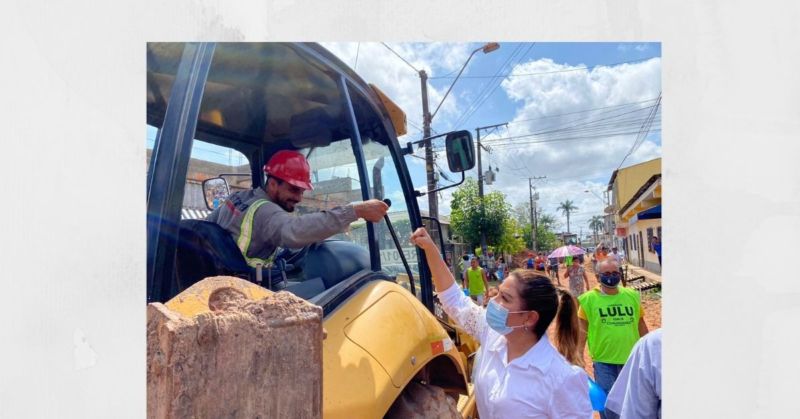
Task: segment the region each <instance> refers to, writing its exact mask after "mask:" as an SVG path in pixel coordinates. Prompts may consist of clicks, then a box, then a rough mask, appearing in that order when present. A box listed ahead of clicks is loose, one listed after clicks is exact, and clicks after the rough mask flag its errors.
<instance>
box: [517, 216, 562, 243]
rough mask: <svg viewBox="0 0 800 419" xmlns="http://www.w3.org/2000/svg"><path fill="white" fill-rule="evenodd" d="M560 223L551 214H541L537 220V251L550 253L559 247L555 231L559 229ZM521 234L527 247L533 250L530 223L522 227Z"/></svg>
mask: <svg viewBox="0 0 800 419" xmlns="http://www.w3.org/2000/svg"><path fill="white" fill-rule="evenodd" d="M558 225H559V223H558V222H557V221H556V220H555V218H554V217H553V216H552V215H550V214H545V213H539V214H538V216H537V220H536V249H534V250H537V251H539V250H542V251H548V250H551V249H553V248H555V247H557V243H558V236H557V235H556V232H555V230H556V229H557V228H558ZM520 231H521V234H522V236H523V238H524V240H525V245H526V246H527V247H528V248H529V249H532V248H533V244H532V243H531V224H530V222H528V223H525V224H522V225H520Z"/></svg>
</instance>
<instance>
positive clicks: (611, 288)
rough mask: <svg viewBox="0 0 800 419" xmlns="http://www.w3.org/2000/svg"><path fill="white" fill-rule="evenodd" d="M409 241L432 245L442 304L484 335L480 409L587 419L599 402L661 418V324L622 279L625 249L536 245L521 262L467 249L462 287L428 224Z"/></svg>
mask: <svg viewBox="0 0 800 419" xmlns="http://www.w3.org/2000/svg"><path fill="white" fill-rule="evenodd" d="M412 242H413V243H414V244H415V245H417V246H419V247H420V248H422V249H423V251H425V254H426V258H427V260H428V264H429V266H431V269H432V272H433V273H434V283H435V286H436V290H437V292H438V293H439V298H440V301H441V303H442V306H443V308H444V310H445V312H447V313H448V315H449V316H450V318H451V319H453V320H454V321H456V322H457V324H458V325H459V326H461V327H462V328H463V329H464V330H465V331H466V332H467V333H469V334H471V335H473V336H474V337H475V338H477V339H478V340H479V342H480V344H481V349H479V352H478V356H477V358H476V361H475V366H474V371H475V376H474V379H475V386H476V387H475V388H476V392H477V393H478V394H476V397H477V400H478V403H477V404H478V411H479V414H480V416H481V417H498V418H499V417H551V418H572V417H576V418H577V417H586V418H588V417H591V416H592V410H593V409H594V410H597V411H599V413H600V417H601V418H602V419H607V418H608V419H616V418H660V417H661V357H660V356H661V355H660V350H661V349H660V348H661V330H660V329H659V330H656V331H654V332H650V331H649V330H648V327H647V324H646V323H645V320H644V309H643V307H642V303H641V297H640V294H639V293H638V292H637V291H634V290H632V289H629V288H627V287H625V283H624V272H623V270H622V265H623V263H624V256H623V254H622V252H620V251H619V249H618V248H616V247H611V248H609V247H606V246H599V247H597V248H596V249H594V252H591V253H590V252H586V253H585V254H584V253H581V254H575V255H568V256H566V257H560V258H559V257H548V254H547V253H544V252H535V253H534V252H530V253H528V255H527V258H525V259H524V261H523V262H522V266H520V267H519V269H513V267H512V266H509V264H508V263H506V262H505V260H504V258H503V257H498V258H497V259H496V260H495V257H494V255H492V254H491V253H489V254H487V258H486V259H487V260H485V261H483V262H482V261H480V260H479V258H478V257H475V256H472V257H470V256H469V255H463V256H462V259H461V266H464V267H465V269H462V270H460V271H458V270H457V271H458V272H461V276H460V279H461V285H462V287H458V286H457V285H456V284H457V282H456V281H452V282H451V281H450V280H449V279H448V278H447V277H448V276H449V278H453V276H452V274H451V273H450V271H448V270H447V265H445V264H444V262H443V261H441V258H440V257H439V256H438V255H439V253H438V250H437V249H436V246H435V244H434V243H433V242H432V241H430V239H429V237H428V236H427V232H425V230H424V229H419V230H417V231H416V232H414V234H413V235H412ZM584 251H585V249H584ZM589 261H591V266H592V268H591V272H592V273H593V274H594V275H595V276H596V278H597V282H598V285H597V286H595V287H594V288H592V287H591V286H590V281H589V274H590V272H589V268H588V267H587V266H588V262H589ZM439 264H441V267H443V269H444V270H443V271H442V270H441V269H438V268H437V266H438V265H439ZM442 276H444V278H442ZM562 281H563V282H562ZM495 282H496V283H497V285H494V286H493V285H491V283H495ZM562 283H563V287H562ZM459 291H461V292H459ZM551 310H552V313H551V312H550V311H551ZM551 323H553V324H554V327H553V331H552V332H551V334H550V337H548V333H547V329H548V327H549V326H550V324H551ZM586 349H588V354H589V358H590V359H591V364H592V369H591V370H592V371H593V381H590V379H589V374H588V373H587V372H586V369H585V367H587V366H586V365H584V360H583V353H584V350H586ZM498 357H500V358H501V359H500V360H498V359H497V358H498ZM502 357H505V358H506V359H505V360H503V359H502ZM554 361H555V362H554ZM545 364H547V365H551V367H549V368H544V369H536V368H534V369H533V370H530V369H526V367H525V366H526V365H527V366H534V367H536V366H537V365H540V366H541V365H545ZM504 374H508V379H506V380H499V381H498V379H497V377H502V376H504ZM579 377H583V379H580V378H579ZM545 382H547V383H548V384H546V385H545V384H544V383H545ZM589 383H591V384H593V385H596V386H597V387H599V388H600V389H602V392H603V393H605V395H606V396H607V398H606V401H605V404H604V405H602V406H599V407H598V406H592V402H591V401H590V398H589ZM512 384H514V385H519V386H522V387H523V388H531V390H530V391H527V392H520V391H516V390H517V389H515V388H512V387H511V386H512ZM531 386H544V387H543V388H534V387H531ZM486 392H488V393H489V394H486ZM481 393H482V394H481ZM509 412H513V414H508V413H509Z"/></svg>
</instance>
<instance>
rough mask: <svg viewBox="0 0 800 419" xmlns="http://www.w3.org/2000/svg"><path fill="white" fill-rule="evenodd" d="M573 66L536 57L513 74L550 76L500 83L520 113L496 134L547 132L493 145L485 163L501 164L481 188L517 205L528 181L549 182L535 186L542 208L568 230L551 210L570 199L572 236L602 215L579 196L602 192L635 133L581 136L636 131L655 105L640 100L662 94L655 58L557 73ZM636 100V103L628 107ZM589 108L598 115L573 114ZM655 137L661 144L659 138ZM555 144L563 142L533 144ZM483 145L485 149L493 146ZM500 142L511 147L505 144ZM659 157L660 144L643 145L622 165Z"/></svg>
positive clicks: (592, 201)
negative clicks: (493, 177)
mask: <svg viewBox="0 0 800 419" xmlns="http://www.w3.org/2000/svg"><path fill="white" fill-rule="evenodd" d="M575 67H581V66H580V65H577V66H575ZM575 67H571V66H566V65H562V64H557V63H555V62H553V61H552V60H550V59H539V60H536V61H532V62H528V63H525V64H522V65H519V66H517V67H516V68H515V69H514V73H515V74H523V73H542V72H551V73H549V74H545V75H537V76H530V77H512V78H508V79H506V80H505V81H504V82H503V84H502V87H503V89H504V90H505V92H506V94H507V95H508V97H509V98H510V99H511V100H513V101H515V102H517V103H518V104H519V107H518V109H517V113H516V115H515V117H514V118H513V120H512V121H510V122H511V124H510V125H509V128H508V131H507V132H505V131H501V132H500V134H501V135H502V136H503V137H518V136H523V135H526V134H529V133H534V132H550V133H549V134H542V135H539V136H534V137H523V138H514V139H511V140H505V141H501V142H496V143H495V146H494V147H493V152H492V153H491V156H489V158H488V160H489V161H492V162H493V163H494V164H496V165H499V167H500V172H499V173H497V182H496V183H495V185H492V186H489V187H487V191H491V190H500V191H502V192H503V193H505V195H506V197H507V198H508V200H509V202H511V203H512V204H516V203H518V202H522V201H526V200H528V181H527V177H529V176H547V179H546V180H540V181H537V185H538V191H539V194H540V201H539V205H540V207H541V208H542V209H544V211H545V212H547V213H550V214H553V215H557V216H558V217H557V218H559V219H560V220H561V221H563V222H564V223H565V225H564V228H566V219H565V217H563V216H561V215H560V213H558V212H557V211H556V207H557V206H558V204H559V203H560V202H562V201H564V200H567V199H570V200H572V201H573V202H575V205H576V206H578V208H579V211H578V212H577V213H575V214H573V215H572V216H571V220H570V225H571V227H572V226H575V227H576V229H575V231H578V230H577V229H578V228H580V227H583V228H584V230H586V229H587V228H588V227H587V225H586V224H587V222H588V220H589V218H591V216H592V215H599V214H602V209H603V202H602V201H601V200H600V199H598V198H597V197H595V196H594V195H592V194H590V193H585V192H584V191H585V190H587V189H592V190H594V191H595V192H601V191H603V190H605V188H606V184H607V182H608V180H609V178H610V177H611V174H612V172H613V171H614V170H615V169H616V168H617V166H618V165H619V164H620V162H621V161H622V159H623V157H624V156H625V155H626V154H627V153H628V152H629V151H630V149H631V147H632V145H633V142H634V140H635V138H636V135H635V134H634V135H616V136H608V137H604V138H586V137H591V136H593V135H606V134H610V133H619V132H638V130H639V128H640V126H641V125H642V122H643V121H644V119H645V118H646V116H647V114H648V113H649V110H648V109H647V108H646V107H647V106H651V105H654V104H655V101H650V102H644V101H646V100H650V99H654V98H656V97H658V95H659V92H660V90H661V61H660V59H653V60H649V61H645V62H641V63H636V64H623V65H618V66H614V67H598V68H595V69H593V70H592V71H586V70H583V71H563V70H569V69H572V68H575ZM554 71H560V72H555V73H553V72H554ZM636 102H640V103H638V104H632V103H636ZM625 104H632V105H625ZM598 108H603V109H598ZM587 109H597V110H595V111H592V112H578V111H584V110H587ZM553 115H561V116H557V117H552V116H553ZM587 121H596V122H594V123H587ZM658 124H660V117H659V118H657V119H656V120H655V121H654V125H655V126H656V127H657V126H658ZM565 127H572V130H568V131H561V132H554V131H555V130H558V129H564V128H565ZM495 137H496V135H495ZM651 137H652V136H651ZM490 138H491V137H490ZM656 138H659V139H660V134H659V135H658V136H656ZM554 139H555V140H562V141H556V142H544V143H533V141H542V140H554ZM486 143H487V144H489V145H490V146H491V145H492V143H493V142H492V141H491V140H488V141H486ZM502 143H505V144H513V145H505V146H503V145H501V144H502ZM660 156H661V146H660V145H659V144H657V143H656V142H654V141H653V140H652V139H648V140H646V141H644V142H642V144H641V145H640V146H639V147H638V148H637V149H636V151H635V152H634V153H632V155H631V156H629V157H628V158H627V159H626V160H625V164H624V165H623V166H624V167H626V166H629V165H632V164H635V163H639V162H642V161H646V160H650V159H653V158H657V157H660ZM486 157H487V155H486V154H484V158H485V159H486Z"/></svg>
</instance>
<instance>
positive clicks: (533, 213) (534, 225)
mask: <svg viewBox="0 0 800 419" xmlns="http://www.w3.org/2000/svg"><path fill="white" fill-rule="evenodd" d="M546 177H547V176H539V177H529V178H528V193H529V194H530V196H531V246H532V247H533V251H534V252H535V251H536V230H537V227H538V226H537V220H538V217H537V214H536V201H538V200H539V194H538V193H537V194H536V199H533V198H534V197H533V191H534V190H536V188H534V187H533V181H534V180H540V179H544V178H546Z"/></svg>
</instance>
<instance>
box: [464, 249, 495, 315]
mask: <svg viewBox="0 0 800 419" xmlns="http://www.w3.org/2000/svg"><path fill="white" fill-rule="evenodd" d="M463 282H464V289H467V290H469V296H470V297H471V298H472V299H473V300H475V301H477V302H478V304H479V305H483V299H484V295H485V294H486V290H488V289H489V281H488V279H487V275H486V271H485V270H484V269H483V268H481V267H480V266H479V265H478V258H477V257H474V258H472V260H470V261H469V269H467V270H466V272H465V273H464V281H463Z"/></svg>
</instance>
